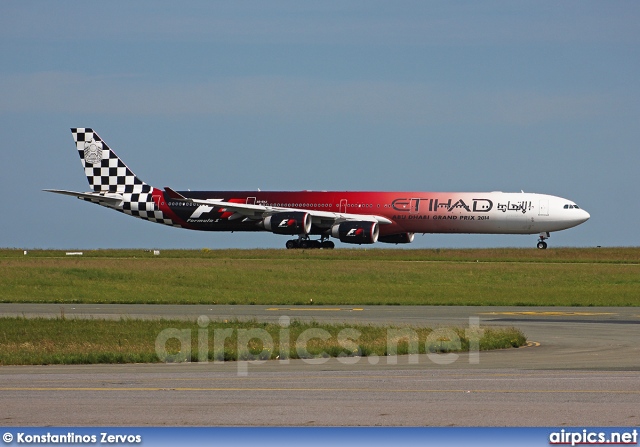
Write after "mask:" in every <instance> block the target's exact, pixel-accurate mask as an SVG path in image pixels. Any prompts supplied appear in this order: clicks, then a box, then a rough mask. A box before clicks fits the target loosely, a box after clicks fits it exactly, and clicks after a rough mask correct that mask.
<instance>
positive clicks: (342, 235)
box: [331, 220, 379, 244]
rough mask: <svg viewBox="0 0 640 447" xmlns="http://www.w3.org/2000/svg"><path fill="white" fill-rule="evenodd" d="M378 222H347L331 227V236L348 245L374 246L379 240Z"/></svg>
mask: <svg viewBox="0 0 640 447" xmlns="http://www.w3.org/2000/svg"><path fill="white" fill-rule="evenodd" d="M378 233H379V229H378V222H360V221H350V220H349V221H346V222H342V223H340V224H337V225H334V226H333V227H331V236H333V237H335V238H338V239H340V242H344V243H347V244H373V243H374V242H376V241H377V240H378Z"/></svg>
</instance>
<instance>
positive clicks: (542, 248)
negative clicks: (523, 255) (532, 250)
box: [538, 241, 547, 250]
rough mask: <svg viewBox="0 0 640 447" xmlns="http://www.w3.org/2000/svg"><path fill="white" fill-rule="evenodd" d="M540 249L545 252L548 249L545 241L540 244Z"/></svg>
mask: <svg viewBox="0 0 640 447" xmlns="http://www.w3.org/2000/svg"><path fill="white" fill-rule="evenodd" d="M538 248H539V249H540V250H544V249H545V248H547V243H546V242H545V241H540V242H538Z"/></svg>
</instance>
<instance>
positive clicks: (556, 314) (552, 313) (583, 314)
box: [480, 310, 618, 317]
mask: <svg viewBox="0 0 640 447" xmlns="http://www.w3.org/2000/svg"><path fill="white" fill-rule="evenodd" d="M480 315H524V316H532V315H541V316H547V317H592V316H597V315H600V316H602V315H618V314H617V313H615V312H562V311H535V310H532V311H509V312H480Z"/></svg>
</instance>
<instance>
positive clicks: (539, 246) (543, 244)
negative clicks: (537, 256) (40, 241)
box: [537, 232, 551, 250]
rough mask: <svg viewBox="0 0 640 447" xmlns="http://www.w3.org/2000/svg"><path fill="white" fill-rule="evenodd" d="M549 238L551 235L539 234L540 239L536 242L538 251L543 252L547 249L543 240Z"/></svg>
mask: <svg viewBox="0 0 640 447" xmlns="http://www.w3.org/2000/svg"><path fill="white" fill-rule="evenodd" d="M550 237H551V235H550V234H549V233H548V232H545V233H540V239H539V240H538V245H537V247H538V248H539V249H540V250H544V249H545V248H547V243H546V242H545V241H544V240H545V239H549V238H550Z"/></svg>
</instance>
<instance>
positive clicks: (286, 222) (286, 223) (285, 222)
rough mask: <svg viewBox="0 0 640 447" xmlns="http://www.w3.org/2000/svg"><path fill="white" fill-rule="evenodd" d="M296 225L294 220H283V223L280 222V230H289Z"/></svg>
mask: <svg viewBox="0 0 640 447" xmlns="http://www.w3.org/2000/svg"><path fill="white" fill-rule="evenodd" d="M295 224H296V221H295V220H294V219H282V222H280V225H278V228H289V227H292V226H294V225H295Z"/></svg>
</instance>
